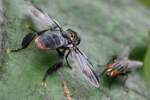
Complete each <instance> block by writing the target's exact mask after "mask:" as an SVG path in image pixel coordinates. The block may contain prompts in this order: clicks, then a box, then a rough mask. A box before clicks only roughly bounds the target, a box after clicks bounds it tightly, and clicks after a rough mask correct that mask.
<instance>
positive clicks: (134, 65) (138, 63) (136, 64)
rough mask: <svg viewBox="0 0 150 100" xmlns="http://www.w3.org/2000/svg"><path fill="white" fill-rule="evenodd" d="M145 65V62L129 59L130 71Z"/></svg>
mask: <svg viewBox="0 0 150 100" xmlns="http://www.w3.org/2000/svg"><path fill="white" fill-rule="evenodd" d="M142 66H143V62H141V61H134V60H129V61H128V69H127V70H128V71H133V70H135V69H137V68H141V67H142Z"/></svg>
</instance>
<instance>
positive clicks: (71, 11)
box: [0, 0, 150, 100]
mask: <svg viewBox="0 0 150 100" xmlns="http://www.w3.org/2000/svg"><path fill="white" fill-rule="evenodd" d="M31 1H32V3H33V4H34V5H36V6H38V7H39V8H41V9H43V10H44V11H45V12H47V13H48V14H49V15H51V16H53V17H54V18H55V19H56V20H57V21H58V22H59V23H60V24H61V25H62V26H63V27H64V28H68V27H70V28H72V29H74V30H76V31H77V32H78V33H79V34H80V35H81V38H82V42H81V44H80V48H81V50H82V51H84V52H85V53H86V55H87V56H88V57H89V59H90V60H91V61H92V62H93V64H94V65H95V66H94V68H95V69H96V71H97V72H98V73H101V72H102V70H103V69H104V67H98V66H97V65H104V64H106V63H107V62H108V60H109V59H110V57H112V56H113V55H115V54H118V53H119V52H120V51H121V50H122V49H123V48H124V47H125V46H129V47H130V48H131V49H132V51H131V59H137V60H142V61H143V60H144V56H145V54H146V51H147V46H148V34H147V33H148V31H149V28H150V8H149V5H148V3H147V2H146V1H145V2H146V3H145V2H144V1H143V0H141V1H140V0H138V1H137V0H31ZM147 1H148V0H147ZM145 4H146V5H145ZM27 6H28V5H27V3H26V1H24V0H0V47H1V48H0V100H66V98H65V97H64V94H63V87H62V82H63V80H67V81H68V83H69V88H70V91H71V94H72V98H73V100H120V99H122V100H150V88H149V87H148V85H147V82H145V79H144V73H143V69H142V70H138V71H136V72H133V73H131V74H130V75H129V78H128V80H127V82H126V86H127V87H128V88H129V92H128V93H126V92H125V91H124V89H123V88H122V86H121V84H119V83H116V84H114V85H113V86H112V88H111V89H109V88H108V87H107V86H105V85H104V84H102V85H101V90H102V91H101V90H99V89H96V88H94V87H91V86H90V84H89V83H87V82H86V80H82V79H81V78H79V77H80V76H78V75H76V74H75V72H73V71H72V70H70V69H69V68H67V67H63V68H61V69H59V70H58V71H57V72H56V73H54V74H53V75H51V76H50V77H49V78H48V80H47V82H48V84H47V85H48V86H47V87H46V88H45V87H42V86H41V79H42V77H43V75H44V73H45V71H46V70H47V68H48V67H49V66H51V65H52V64H53V63H54V62H55V61H56V60H57V59H58V58H57V54H56V53H55V52H44V51H41V50H38V49H37V48H35V44H34V43H32V44H31V45H30V46H29V48H27V49H25V50H23V51H21V52H18V53H10V54H6V53H5V52H4V51H5V48H17V47H19V46H20V42H21V40H22V38H23V37H24V36H25V35H26V34H27V33H28V32H29V30H28V29H26V28H25V26H26V25H27V24H28V23H29V22H28V20H27V18H26V17H25V13H26V12H27V9H26V8H27ZM149 50H150V49H149ZM147 54H148V55H147V56H146V59H147V61H145V63H147V64H146V67H145V69H146V68H148V66H149V65H150V64H149V58H150V55H149V54H150V53H147ZM146 71H149V70H146ZM146 73H148V74H145V75H146V76H147V77H146V80H149V79H150V78H149V77H148V76H149V75H150V74H149V72H146Z"/></svg>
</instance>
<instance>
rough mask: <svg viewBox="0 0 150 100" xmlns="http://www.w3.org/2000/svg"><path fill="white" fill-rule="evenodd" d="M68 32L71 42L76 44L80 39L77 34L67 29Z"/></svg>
mask: <svg viewBox="0 0 150 100" xmlns="http://www.w3.org/2000/svg"><path fill="white" fill-rule="evenodd" d="M67 32H68V33H69V37H70V39H71V41H73V42H75V43H76V42H77V41H78V38H79V37H78V34H77V32H75V31H73V30H72V29H67Z"/></svg>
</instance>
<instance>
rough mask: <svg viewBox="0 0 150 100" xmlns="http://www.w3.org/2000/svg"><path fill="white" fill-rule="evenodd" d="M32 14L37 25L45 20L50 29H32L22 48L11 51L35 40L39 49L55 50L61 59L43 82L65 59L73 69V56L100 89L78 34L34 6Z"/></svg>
mask: <svg viewBox="0 0 150 100" xmlns="http://www.w3.org/2000/svg"><path fill="white" fill-rule="evenodd" d="M31 12H32V14H31V15H32V16H37V19H36V20H34V22H35V23H36V21H41V20H43V21H44V22H45V23H46V22H47V26H48V27H49V28H48V29H45V30H40V31H36V30H35V29H32V28H30V29H31V30H32V31H33V32H31V33H29V34H27V35H26V36H25V37H24V39H23V41H22V47H21V48H18V49H15V50H11V51H12V52H17V51H20V50H22V49H25V48H27V46H28V45H29V44H30V42H31V41H32V40H33V39H34V40H35V44H36V46H37V48H39V49H43V50H45V49H46V50H50V49H55V50H56V51H57V53H58V55H59V58H60V59H59V60H58V61H57V62H56V63H55V64H54V65H52V67H49V68H48V70H47V71H46V73H45V75H44V77H43V82H45V81H46V78H47V76H48V75H50V74H52V73H53V72H54V71H56V70H57V69H58V68H60V67H62V66H63V63H64V59H65V60H66V62H67V65H68V66H69V67H70V68H72V67H71V65H70V64H69V61H68V56H69V55H70V54H71V57H72V58H73V60H74V62H76V63H78V65H79V67H80V70H81V72H82V73H83V75H84V76H85V77H86V79H87V80H88V81H89V82H90V83H92V84H93V85H94V86H95V87H99V79H98V77H97V74H96V73H95V72H94V70H93V68H92V67H93V66H92V64H91V63H90V62H89V60H88V58H87V57H86V56H85V54H83V53H82V52H81V51H80V50H79V48H78V47H77V46H78V45H79V44H80V37H79V36H78V34H77V33H76V32H75V31H73V30H72V29H67V30H63V29H62V28H61V27H60V25H59V24H58V23H57V22H56V21H55V20H54V19H52V18H51V17H48V15H47V14H46V13H44V12H43V11H41V10H39V9H37V8H36V7H34V6H32V7H31V11H30V13H31ZM44 16H45V17H44ZM48 21H49V22H50V23H49V22H48ZM41 22H42V21H41Z"/></svg>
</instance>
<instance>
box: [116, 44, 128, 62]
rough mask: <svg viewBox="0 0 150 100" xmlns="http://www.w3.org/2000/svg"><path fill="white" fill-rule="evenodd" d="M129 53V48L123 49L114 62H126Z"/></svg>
mask: <svg viewBox="0 0 150 100" xmlns="http://www.w3.org/2000/svg"><path fill="white" fill-rule="evenodd" d="M129 53H130V49H129V47H125V48H124V49H123V51H122V52H121V53H120V54H119V55H118V57H117V59H116V60H128V56H129Z"/></svg>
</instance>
